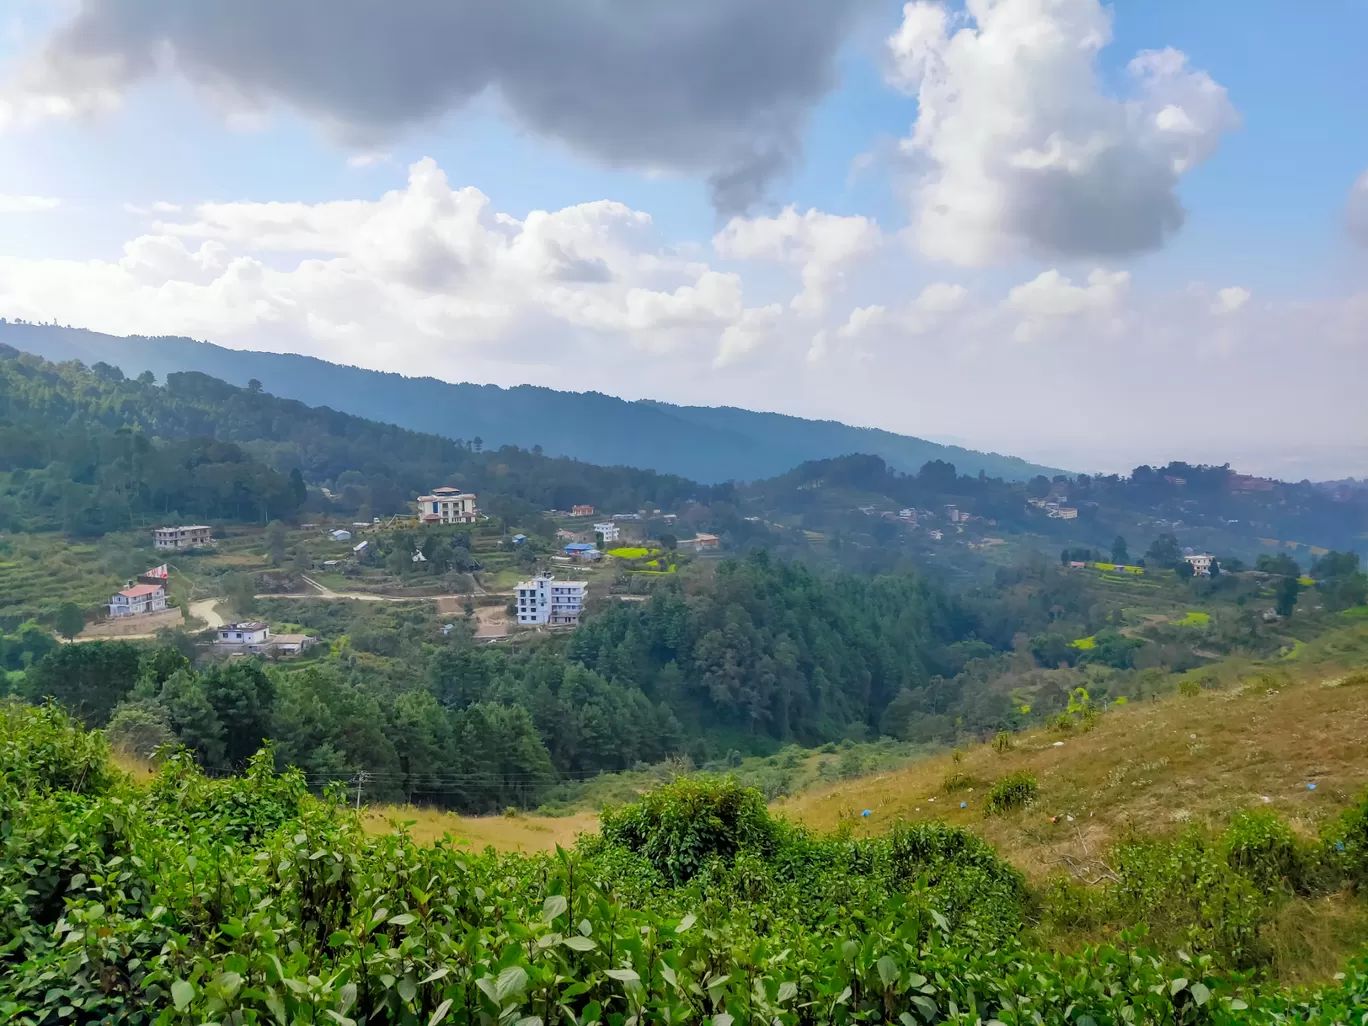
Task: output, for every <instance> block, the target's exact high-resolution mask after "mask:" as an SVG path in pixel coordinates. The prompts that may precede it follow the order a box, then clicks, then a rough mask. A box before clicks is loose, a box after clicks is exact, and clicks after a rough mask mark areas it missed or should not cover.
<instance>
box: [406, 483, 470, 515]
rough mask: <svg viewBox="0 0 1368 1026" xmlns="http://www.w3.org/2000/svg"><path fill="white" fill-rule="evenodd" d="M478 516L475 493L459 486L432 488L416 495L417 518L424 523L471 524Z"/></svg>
mask: <svg viewBox="0 0 1368 1026" xmlns="http://www.w3.org/2000/svg"><path fill="white" fill-rule="evenodd" d="M479 518H480V511H479V510H478V509H477V508H476V507H475V494H474V493H473V492H463V491H461V490H460V489H459V488H447V487H444V488H434V489H433V490H432V494H431V495H420V496H418V520H419V522H421V523H424V524H473V523H475V521H476V520H478V519H479Z"/></svg>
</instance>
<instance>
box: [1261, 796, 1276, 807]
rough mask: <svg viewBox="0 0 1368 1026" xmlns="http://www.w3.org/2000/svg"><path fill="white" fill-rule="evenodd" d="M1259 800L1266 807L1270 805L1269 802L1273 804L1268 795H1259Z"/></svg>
mask: <svg viewBox="0 0 1368 1026" xmlns="http://www.w3.org/2000/svg"><path fill="white" fill-rule="evenodd" d="M1259 799H1260V800H1261V801H1262V802H1263V803H1264V804H1265V805H1266V804H1268V803H1269V802H1271V801H1272V800H1273V799H1272V798H1270V797H1268V795H1266V794H1261V795H1259Z"/></svg>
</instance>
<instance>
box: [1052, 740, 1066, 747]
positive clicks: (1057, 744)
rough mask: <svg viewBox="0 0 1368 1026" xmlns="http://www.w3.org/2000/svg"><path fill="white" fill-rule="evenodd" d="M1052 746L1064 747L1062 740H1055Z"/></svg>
mask: <svg viewBox="0 0 1368 1026" xmlns="http://www.w3.org/2000/svg"><path fill="white" fill-rule="evenodd" d="M1054 746H1055V747H1056V748H1063V747H1064V742H1063V741H1056V742H1055V743H1054Z"/></svg>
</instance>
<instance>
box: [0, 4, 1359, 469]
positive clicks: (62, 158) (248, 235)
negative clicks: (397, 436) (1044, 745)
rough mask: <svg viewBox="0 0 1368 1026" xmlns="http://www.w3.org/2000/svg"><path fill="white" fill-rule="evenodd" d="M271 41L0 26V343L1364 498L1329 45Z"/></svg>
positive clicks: (1344, 197) (692, 15) (1335, 59)
mask: <svg viewBox="0 0 1368 1026" xmlns="http://www.w3.org/2000/svg"><path fill="white" fill-rule="evenodd" d="M309 6H310V5H308V4H306V3H305V2H304V0H287V2H283V3H280V4H278V5H250V9H249V8H234V7H233V5H231V4H229V3H227V0H206V2H205V3H203V4H201V5H199V6H198V7H197V8H195V9H193V11H192V10H191V9H186V8H177V6H176V5H175V4H173V3H171V0H146V2H141V3H135V2H132V0H87V2H86V3H85V4H84V6H83V7H82V8H80V9H78V8H77V7H76V6H75V5H74V4H66V3H64V4H56V5H53V4H47V3H39V2H37V0H19V2H18V3H16V4H14V5H12V8H13V9H12V12H11V13H10V14H9V16H8V17H9V20H8V22H6V21H4V20H3V19H0V211H3V212H0V316H11V317H16V316H17V317H25V318H29V319H38V320H46V319H53V318H55V319H56V320H58V321H59V322H62V323H72V324H78V325H82V326H87V327H91V328H94V329H98V330H107V331H111V332H114V333H131V332H137V333H154V332H155V333H175V334H189V335H193V336H196V337H207V338H212V339H213V340H215V341H219V342H221V343H223V344H226V345H232V346H239V347H244V348H266V349H276V350H282V351H300V352H310V353H313V354H315V355H320V356H324V357H326V358H332V359H337V360H340V361H343V362H356V363H363V364H366V365H371V366H378V367H384V368H386V369H398V370H405V371H410V372H413V373H431V374H436V375H438V376H442V377H447V378H451V379H472V380H483V381H496V382H499V383H503V384H512V383H516V382H520V381H533V382H536V383H542V384H550V385H560V386H562V387H584V386H585V384H586V381H585V380H584V373H583V371H584V368H585V367H590V368H593V374H592V379H593V380H592V387H595V388H597V389H599V390H602V391H607V392H613V393H616V394H621V395H624V396H627V397H629V398H635V397H638V396H646V395H649V396H655V397H659V398H664V399H669V400H675V401H685V402H694V403H732V404H737V405H745V406H750V407H754V408H765V409H780V410H783V411H785V412H793V413H798V414H802V415H818V416H830V417H837V418H840V419H843V420H846V421H849V422H853V423H862V424H871V425H876V426H880V427H886V428H890V429H893V430H901V431H907V432H909V433H918V434H922V435H926V436H930V437H938V438H954V439H958V440H962V441H965V442H967V443H969V444H973V445H978V446H983V447H988V448H994V449H997V450H1000V451H1011V452H1016V453H1020V454H1021V455H1026V456H1036V457H1038V458H1049V459H1051V460H1053V461H1054V462H1063V463H1069V464H1071V465H1078V466H1086V467H1101V468H1111V467H1124V466H1128V465H1130V464H1131V463H1133V462H1139V461H1141V460H1145V461H1155V460H1161V459H1165V458H1169V457H1182V458H1188V459H1211V460H1217V461H1219V462H1224V461H1225V460H1226V459H1231V460H1233V461H1235V462H1237V463H1239V464H1241V465H1243V466H1246V467H1248V468H1250V469H1256V470H1258V469H1267V470H1276V471H1279V472H1283V473H1292V472H1296V471H1297V470H1305V471H1306V472H1308V473H1312V472H1314V473H1315V475H1316V476H1332V475H1333V476H1338V475H1340V474H1350V473H1354V474H1360V475H1368V419H1366V418H1368V414H1365V412H1364V404H1363V403H1362V401H1361V386H1360V388H1359V390H1358V391H1355V386H1354V385H1353V382H1354V381H1355V380H1360V381H1361V380H1363V377H1364V374H1365V372H1368V357H1366V356H1365V342H1364V339H1365V337H1368V332H1365V331H1364V330H1363V329H1364V328H1365V327H1366V326H1368V323H1366V322H1368V299H1365V298H1364V297H1365V296H1366V295H1368V290H1365V279H1366V278H1368V252H1366V251H1365V246H1364V245H1363V244H1362V243H1363V241H1365V240H1364V236H1365V235H1368V188H1362V189H1356V187H1355V183H1356V182H1357V181H1358V180H1359V177H1360V176H1361V175H1363V174H1364V173H1365V171H1366V170H1368V134H1365V133H1364V132H1363V131H1362V129H1361V124H1362V110H1361V104H1362V99H1363V97H1364V96H1365V94H1368V89H1366V88H1365V87H1368V66H1366V65H1365V63H1364V62H1363V61H1362V59H1361V56H1360V51H1361V43H1362V40H1363V39H1364V38H1365V37H1366V36H1368V4H1364V3H1361V2H1350V0H1342V2H1339V3H1329V4H1324V5H1319V6H1317V7H1316V8H1315V9H1314V11H1315V16H1314V17H1307V16H1306V14H1305V12H1304V11H1303V12H1301V16H1293V13H1292V9H1291V8H1290V7H1289V6H1288V5H1287V4H1285V3H1278V2H1274V0H1252V2H1244V3H1239V4H1236V3H1234V2H1224V0H1221V2H1209V3H1201V4H1192V3H1190V2H1189V3H1185V2H1179V0H1145V2H1139V0H1121V2H1118V3H1116V4H1114V5H1111V6H1107V5H1102V4H1100V3H1099V2H1098V0H974V2H973V3H970V4H969V5H968V8H967V9H966V7H965V6H964V5H962V4H959V3H949V4H946V5H940V4H936V3H932V2H929V0H927V2H923V3H920V4H908V5H907V6H906V8H904V7H903V5H899V4H889V3H884V2H882V0H825V2H821V3H819V2H816V0H812V2H807V0H795V2H794V3H791V4H784V3H780V2H778V0H732V2H730V3H724V2H722V0H706V2H700V3H699V4H697V5H695V6H693V7H690V8H688V9H686V10H682V9H679V8H677V7H675V6H673V5H668V4H663V3H656V2H653V0H652V2H643V3H638V4H633V5H621V6H615V5H613V4H605V5H599V6H598V7H596V8H595V9H594V10H595V12H596V13H594V14H592V15H591V14H585V13H584V12H585V11H586V10H587V9H586V8H583V7H582V6H581V5H576V4H573V3H569V2H568V0H566V2H563V3H560V2H558V3H552V4H548V5H547V6H545V7H538V6H537V5H536V4H532V3H530V0H528V2H521V0H519V2H512V0H511V2H510V3H509V4H507V5H505V6H504V7H502V8H500V13H498V14H497V15H492V16H491V15H488V14H487V13H482V12H481V11H480V9H479V8H480V6H481V5H478V4H473V3H463V2H453V3H450V4H440V3H437V0H402V2H401V3H399V4H397V5H395V7H394V8H393V10H395V11H398V10H399V9H400V8H404V9H406V10H405V12H404V13H405V14H406V17H405V18H403V19H398V18H396V19H395V20H394V21H392V22H390V23H384V22H380V23H377V22H375V21H374V19H373V18H372V19H370V20H367V19H366V18H361V19H358V20H357V22H356V23H355V24H350V23H348V22H347V19H345V18H339V19H337V21H336V23H335V24H332V25H330V26H329V32H328V33H326V35H327V38H328V40H329V42H328V44H327V45H326V46H322V44H320V47H321V48H320V49H319V50H318V51H317V52H305V53H300V52H299V44H298V43H296V42H292V40H293V39H294V38H295V37H294V35H292V34H297V33H304V34H305V35H303V36H300V37H299V38H307V39H314V38H315V37H318V36H321V35H324V34H323V33H318V32H315V31H313V27H312V26H311V25H310V23H309V21H308V15H307V8H308V7H309ZM543 14H546V17H543ZM239 15H240V16H239ZM223 16H227V17H230V18H233V19H234V20H235V25H236V28H235V32H234V33H225V32H224V31H223V30H222V27H221V26H222V22H217V21H215V19H216V18H219V17H223ZM520 18H521V19H524V20H523V21H520V20H519V19H520ZM595 18H600V19H606V20H603V21H601V22H595V21H594V19H595ZM543 22H545V23H546V24H543ZM403 26H410V27H411V28H412V31H413V32H414V33H415V36H414V37H413V38H405V37H404V32H405V31H407V30H406V29H405V28H404V27H403ZM414 26H416V28H413V27H414ZM1098 33H1101V34H1102V36H1105V35H1107V34H1109V35H1110V41H1109V42H1107V43H1106V44H1105V45H1101V43H1100V38H1101V37H1100V36H1099V35H1098ZM229 37H231V38H229ZM576 39H578V40H580V41H581V42H580V43H579V44H577V46H576V47H569V46H568V44H562V43H561V42H560V41H561V40H576ZM434 40H435V41H437V42H439V43H441V44H442V45H440V46H437V47H435V48H434V47H430V46H429V45H428V44H429V42H431V41H434ZM738 40H740V41H741V43H738V42H737V41H738ZM448 41H449V45H447V43H448ZM742 44H744V45H742ZM309 45H312V44H309ZM386 47H391V48H393V51H394V52H393V54H387V53H385V52H384V51H385V48H386ZM596 47H597V48H599V49H597V50H595V49H594V48H596ZM586 51H592V52H586ZM1174 51H1177V53H1178V54H1181V57H1180V56H1177V55H1175V53H1174ZM434 52H436V53H437V54H439V55H440V54H446V55H447V58H446V59H444V58H438V59H432V58H430V57H429V55H430V54H432V53H434ZM1145 52H1157V53H1162V54H1166V55H1167V56H1165V57H1162V58H1144V57H1142V58H1141V62H1142V63H1144V62H1145V61H1147V60H1148V61H1149V63H1148V64H1145V66H1144V68H1139V69H1138V70H1137V69H1133V68H1132V61H1133V60H1134V59H1136V58H1137V55H1141V54H1143V53H1145ZM149 54H155V55H157V57H156V59H155V60H151V59H149V58H148V55H149ZM738 54H740V55H743V56H740V57H739V56H738ZM296 58H297V59H296ZM1184 58H1185V60H1184ZM425 60H426V61H428V63H426V64H425V63H424V62H425ZM154 64H155V67H154ZM752 65H753V66H752ZM656 68H659V69H661V70H660V72H659V74H658V75H655V76H654V77H653V74H652V73H653V69H656ZM342 69H345V70H346V73H342ZM453 69H455V70H453ZM670 69H673V70H670ZM367 76H371V78H369V79H368V78H367ZM624 83H625V84H624ZM775 154H779V156H775ZM736 182H740V183H741V188H740V190H739V191H738V190H732V191H731V192H727V191H726V189H725V188H724V187H723V185H722V184H719V183H733V184H734V183H736ZM468 187H469V188H471V189H474V190H478V193H473V192H465V191H462V190H466V189H467V188H468ZM738 197H740V198H739V199H738ZM789 208H792V212H791V213H787V212H786V211H788V209H789ZM1180 208H1181V210H1182V216H1181V222H1182V223H1181V226H1180V227H1178V226H1177V221H1176V218H1177V213H1176V212H1177V211H1178V210H1179V209H1180ZM1360 209H1361V211H1362V212H1361V213H1360ZM533 211H545V212H546V214H545V215H537V216H536V217H534V218H532V219H529V213H531V212H533ZM647 216H648V217H649V221H647ZM1356 217H1357V218H1359V219H1358V220H1355V218H1356ZM282 225H286V226H290V227H289V230H288V231H287V230H286V227H282ZM1356 225H1357V226H1358V228H1359V231H1358V236H1357V238H1356V233H1355V226H1356ZM1289 367H1296V368H1297V369H1298V370H1297V373H1298V374H1299V375H1305V376H1306V379H1308V380H1314V379H1318V378H1319V379H1324V380H1326V381H1328V382H1330V384H1328V385H1326V386H1325V387H1326V388H1328V389H1329V390H1330V393H1331V394H1330V395H1329V396H1328V397H1327V401H1326V402H1323V403H1319V404H1317V407H1318V408H1317V409H1316V410H1312V411H1305V412H1304V415H1303V416H1302V417H1300V418H1298V423H1296V424H1295V425H1290V426H1289V425H1286V424H1281V425H1279V426H1278V427H1276V428H1275V427H1274V426H1273V425H1272V423H1271V421H1270V418H1269V417H1268V416H1267V415H1266V410H1267V408H1268V405H1269V404H1270V403H1274V402H1277V401H1278V399H1279V397H1280V396H1281V395H1283V394H1285V392H1286V390H1287V387H1288V386H1287V372H1288V368H1289ZM1194 378H1196V379H1199V380H1201V381H1203V382H1209V383H1210V384H1209V385H1206V386H1204V390H1205V391H1206V393H1207V395H1208V396H1209V398H1208V399H1206V400H1205V401H1203V402H1201V403H1197V404H1194V403H1192V402H1191V401H1188V400H1187V399H1186V398H1185V396H1186V395H1188V394H1189V388H1188V386H1187V385H1186V384H1185V383H1186V382H1191V381H1192V380H1193V379H1194ZM1118 387H1124V388H1125V389H1126V390H1127V391H1128V392H1129V394H1131V395H1133V396H1136V397H1137V401H1136V402H1132V403H1116V402H1114V401H1111V400H1109V399H1106V398H1099V397H1100V396H1107V395H1110V394H1112V393H1113V390H1115V389H1116V388H1118ZM1061 393H1062V394H1063V395H1065V396H1067V397H1069V398H1068V400H1067V401H1066V402H1064V403H1062V404H1060V403H1059V402H1058V396H1059V395H1060V394H1061ZM1044 396H1049V397H1051V398H1050V400H1049V402H1047V403H1042V397H1044ZM1141 396H1143V397H1144V399H1143V402H1142V401H1139V400H1138V397H1141ZM1046 407H1049V408H1050V412H1049V413H1048V414H1045V413H1043V412H1042V411H1043V409H1044V408H1046ZM1289 468H1291V469H1289Z"/></svg>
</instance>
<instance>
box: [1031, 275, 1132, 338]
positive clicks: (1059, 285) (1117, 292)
mask: <svg viewBox="0 0 1368 1026" xmlns="http://www.w3.org/2000/svg"><path fill="white" fill-rule="evenodd" d="M1129 285H1130V274H1129V273H1128V272H1126V271H1104V270H1102V269H1101V268H1098V269H1097V270H1095V271H1093V272H1092V273H1091V274H1089V275H1088V284H1087V285H1075V284H1074V283H1073V282H1072V281H1070V280H1069V279H1068V278H1066V277H1065V276H1064V275H1062V274H1060V273H1059V271H1057V270H1049V271H1043V272H1041V273H1040V274H1039V275H1037V276H1036V277H1035V278H1032V279H1031V280H1030V281H1028V282H1025V283H1023V284H1021V285H1017V286H1015V287H1013V288H1012V289H1011V290H1010V291H1008V293H1007V308H1008V309H1009V310H1010V311H1011V312H1012V313H1014V314H1016V315H1017V316H1018V317H1019V318H1020V320H1019V321H1018V323H1017V326H1016V329H1015V330H1014V331H1013V333H1012V337H1013V338H1014V339H1015V340H1016V341H1018V342H1031V341H1034V340H1036V339H1038V338H1041V337H1042V336H1044V335H1046V334H1049V333H1050V332H1051V331H1054V330H1057V329H1059V328H1061V327H1062V326H1065V325H1067V324H1068V323H1069V322H1073V321H1076V320H1079V319H1088V320H1091V321H1093V322H1094V323H1097V324H1102V323H1110V322H1111V320H1112V317H1111V315H1112V313H1113V312H1114V310H1115V309H1116V307H1117V306H1118V304H1119V303H1120V301H1121V299H1122V298H1123V297H1124V296H1125V293H1126V290H1127V287H1128V286H1129Z"/></svg>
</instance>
